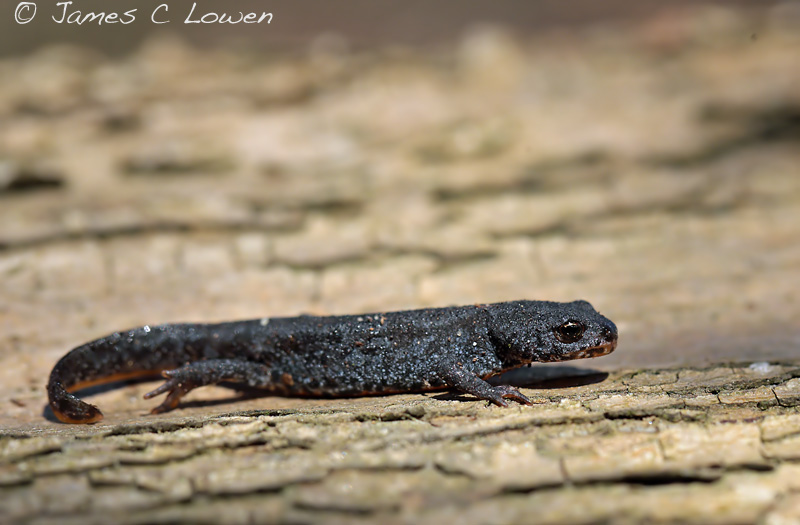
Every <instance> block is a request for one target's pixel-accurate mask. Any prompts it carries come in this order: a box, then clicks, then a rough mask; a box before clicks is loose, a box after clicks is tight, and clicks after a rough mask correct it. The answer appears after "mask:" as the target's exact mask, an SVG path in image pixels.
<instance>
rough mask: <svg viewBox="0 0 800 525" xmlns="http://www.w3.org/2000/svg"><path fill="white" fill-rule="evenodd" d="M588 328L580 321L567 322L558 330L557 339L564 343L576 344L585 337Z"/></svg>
mask: <svg viewBox="0 0 800 525" xmlns="http://www.w3.org/2000/svg"><path fill="white" fill-rule="evenodd" d="M584 330H586V327H585V326H583V324H581V323H579V322H578V321H567V322H566V323H564V324H562V325H561V326H559V327H558V328H556V339H558V340H559V341H561V342H562V343H574V342H576V341H580V339H581V337H583V331H584Z"/></svg>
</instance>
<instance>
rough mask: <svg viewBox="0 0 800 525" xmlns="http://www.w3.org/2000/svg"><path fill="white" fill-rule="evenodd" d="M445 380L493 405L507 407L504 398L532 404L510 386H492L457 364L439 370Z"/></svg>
mask: <svg viewBox="0 0 800 525" xmlns="http://www.w3.org/2000/svg"><path fill="white" fill-rule="evenodd" d="M441 374H442V377H443V379H444V380H445V382H446V383H447V384H448V385H450V386H451V387H453V388H457V389H458V390H461V391H462V392H465V393H467V394H472V395H473V396H475V397H477V398H478V399H486V400H488V401H491V402H492V403H494V404H495V405H498V406H501V407H507V406H508V403H507V402H506V398H508V399H513V400H514V401H518V402H519V403H522V404H524V405H532V404H533V403H532V402H531V400H530V399H528V398H527V397H526V396H525V395H523V394H522V393H521V392H520V391H519V390H517V389H516V388H514V387H512V386H508V385H500V386H492V385H490V384H489V383H487V382H486V381H484V380H483V379H481V378H480V377H478V376H477V375H475V374H474V373H473V372H470V371H468V370H464V369H463V368H462V367H460V366H458V365H451V366H446V367H445V369H444V370H442V372H441Z"/></svg>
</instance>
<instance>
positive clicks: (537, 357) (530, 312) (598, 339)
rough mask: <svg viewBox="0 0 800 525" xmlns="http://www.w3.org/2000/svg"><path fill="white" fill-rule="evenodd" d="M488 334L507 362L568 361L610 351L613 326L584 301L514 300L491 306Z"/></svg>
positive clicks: (614, 335) (614, 334) (614, 336)
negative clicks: (492, 307)
mask: <svg viewBox="0 0 800 525" xmlns="http://www.w3.org/2000/svg"><path fill="white" fill-rule="evenodd" d="M494 306H496V307H497V308H496V309H490V310H489V311H490V312H491V315H492V329H491V331H492V337H493V339H494V340H495V341H496V343H497V346H498V353H499V354H501V356H502V358H503V359H504V360H508V362H509V364H512V363H516V364H526V363H531V362H548V361H569V360H571V359H583V358H587V357H599V356H601V355H606V354H610V353H611V352H613V351H614V349H615V348H616V347H617V327H616V325H615V324H614V323H612V322H611V321H610V320H609V319H607V318H606V317H604V316H602V315H600V314H599V313H598V312H597V310H595V309H594V308H592V305H591V304H589V303H587V302H586V301H573V302H571V303H554V302H548V301H515V302H510V303H500V304H498V305H494Z"/></svg>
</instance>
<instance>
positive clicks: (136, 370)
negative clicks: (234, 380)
mask: <svg viewBox="0 0 800 525" xmlns="http://www.w3.org/2000/svg"><path fill="white" fill-rule="evenodd" d="M198 332H202V330H200V329H199V327H198V325H162V326H154V327H152V328H151V327H149V326H144V327H141V328H136V329H134V330H130V331H127V332H116V333H114V334H111V335H109V336H106V337H103V338H101V339H97V340H95V341H91V342H89V343H86V344H84V345H81V346H79V347H77V348H75V349H73V350H71V351H70V352H69V353H67V354H66V355H65V356H64V357H62V358H61V359H60V360H59V361H58V363H56V366H55V367H53V371H52V372H50V380H49V381H48V383H47V394H48V397H49V401H50V408H51V409H53V413H54V414H55V416H56V417H57V418H58V419H59V420H61V421H63V422H64V423H96V422H97V421H100V420H101V419H103V413H102V412H101V411H100V409H98V408H97V407H96V406H94V405H90V404H89V403H86V402H84V401H81V400H80V399H78V398H77V397H76V396H75V395H73V394H71V393H70V392H74V391H76V390H80V389H82V388H88V387H90V386H94V385H100V384H104V383H110V382H113V381H121V380H124V379H131V378H135V377H144V376H152V375H157V374H158V373H159V372H161V371H163V370H169V369H171V368H176V367H178V366H180V364H181V363H183V362H186V361H187V360H188V359H191V358H192V357H193V356H190V355H188V354H189V353H192V349H191V347H188V348H187V333H188V334H191V335H195V336H200V337H201V338H203V337H202V335H201V334H200V333H198ZM191 335H190V336H189V338H191Z"/></svg>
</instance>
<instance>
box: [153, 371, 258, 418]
mask: <svg viewBox="0 0 800 525" xmlns="http://www.w3.org/2000/svg"><path fill="white" fill-rule="evenodd" d="M161 375H163V376H164V377H166V378H167V380H166V381H164V383H163V384H162V385H161V386H160V387H158V388H156V389H155V390H153V391H152V392H148V393H147V394H145V395H144V398H145V399H150V398H153V397H155V396H157V395H159V394H163V393H165V392H169V394H168V395H167V399H165V400H164V402H163V403H161V404H160V405H158V406H157V407H156V408H154V409H153V410H152V411H151V413H152V414H161V413H162V412H168V411H169V410H172V409H173V408H175V407H177V406H178V403H179V402H180V400H181V398H182V397H183V396H185V395H186V394H187V393H189V392H191V391H192V390H194V389H195V388H197V387H201V386H206V385H213V384H216V383H220V382H222V381H231V382H234V383H242V384H245V385H247V386H251V387H265V386H267V385H268V384H269V383H270V377H269V369H268V368H267V367H266V366H264V365H260V364H258V363H248V362H247V361H238V360H233V359H209V360H208V361H195V362H194V363H189V364H188V365H184V366H182V367H180V368H176V369H174V370H165V371H163V372H162V373H161Z"/></svg>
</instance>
